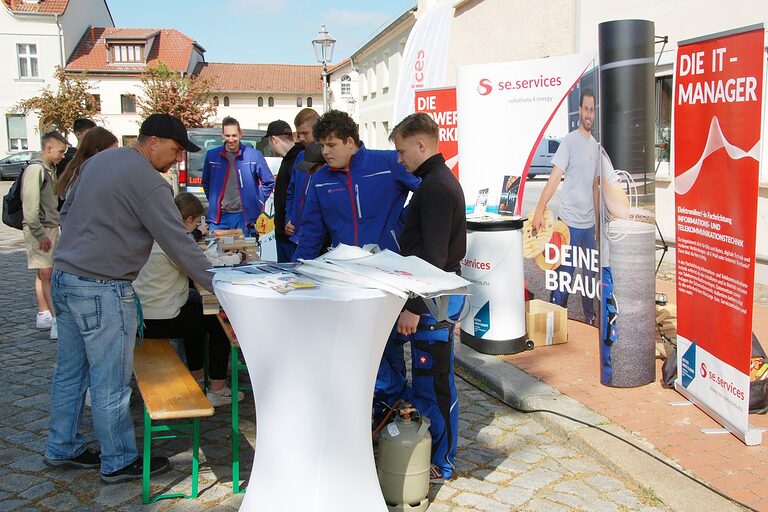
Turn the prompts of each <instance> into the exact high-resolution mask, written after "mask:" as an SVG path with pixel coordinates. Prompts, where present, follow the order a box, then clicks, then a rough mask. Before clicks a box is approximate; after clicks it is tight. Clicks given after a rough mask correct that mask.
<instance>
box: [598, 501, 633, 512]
mask: <svg viewBox="0 0 768 512" xmlns="http://www.w3.org/2000/svg"><path fill="white" fill-rule="evenodd" d="M622 508H623V507H622ZM622 508H619V507H617V506H616V504H615V503H611V502H609V501H605V500H596V501H593V502H591V503H590V504H589V510H590V512H619V511H621V512H623V510H622ZM624 510H626V509H624ZM630 510H633V509H630Z"/></svg>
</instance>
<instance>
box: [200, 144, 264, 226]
mask: <svg viewBox="0 0 768 512" xmlns="http://www.w3.org/2000/svg"><path fill="white" fill-rule="evenodd" d="M230 176H232V177H233V178H234V179H237V186H238V190H239V191H240V202H241V203H242V206H243V214H244V215H245V223H246V224H248V225H251V226H253V224H254V223H255V222H256V219H257V218H258V217H259V215H261V212H263V211H264V203H266V202H267V198H268V197H269V194H271V193H272V189H273V188H274V186H275V178H274V176H272V171H271V170H270V169H269V165H267V161H266V160H265V159H264V155H263V154H262V153H261V151H259V150H258V149H254V148H252V147H251V146H248V145H245V144H242V143H241V144H240V151H239V152H238V153H237V157H236V158H235V168H234V169H230V167H229V159H228V158H227V150H226V149H225V147H224V146H219V147H218V148H213V149H211V150H209V151H208V153H206V155H205V163H204V164H203V180H202V181H203V190H204V191H205V196H206V197H207V198H208V222H209V223H211V224H218V223H219V221H220V219H221V201H222V199H224V185H225V184H226V183H227V180H228V179H229V178H230Z"/></svg>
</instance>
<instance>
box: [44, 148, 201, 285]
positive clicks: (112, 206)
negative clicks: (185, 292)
mask: <svg viewBox="0 0 768 512" xmlns="http://www.w3.org/2000/svg"><path fill="white" fill-rule="evenodd" d="M61 223H62V230H61V239H60V240H59V244H58V247H57V248H56V253H55V254H54V268H56V269H59V270H63V271H64V272H69V273H71V274H75V275H78V276H83V277H90V278H93V279H126V280H130V281H133V280H134V279H135V278H136V276H137V275H138V274H139V271H140V270H141V268H142V267H143V266H144V264H145V263H146V262H147V259H149V254H150V252H151V250H152V242H153V241H154V240H157V243H158V244H159V245H160V247H162V249H163V250H164V251H165V253H166V254H167V255H168V256H169V257H170V258H171V260H172V261H173V262H174V263H176V265H178V267H179V268H180V269H181V270H182V271H183V272H184V273H185V274H187V275H188V276H189V277H191V278H192V279H193V280H194V281H195V282H197V283H200V284H201V285H203V286H204V287H205V288H207V289H208V290H212V288H211V286H212V285H211V279H212V277H213V274H211V273H210V272H206V269H208V268H210V267H211V264H210V262H209V261H208V259H207V258H206V257H205V255H204V254H203V252H202V251H201V250H200V247H199V246H198V245H197V244H196V243H195V241H194V240H193V239H192V237H190V236H189V235H188V233H187V231H186V228H185V227H184V224H183V223H182V219H181V213H179V210H178V208H176V205H175V204H174V202H173V190H172V189H171V186H170V185H169V184H168V182H167V181H166V180H165V179H163V177H162V176H161V175H160V173H159V172H158V171H157V170H155V169H154V168H153V167H152V166H151V165H150V163H149V161H148V160H147V159H146V158H145V157H144V155H142V154H141V153H139V152H138V151H137V150H135V149H133V148H118V149H108V150H106V151H102V152H100V153H98V154H96V155H95V156H93V157H91V158H89V159H88V160H86V161H85V163H83V165H82V167H81V169H80V176H79V178H78V179H77V181H76V182H75V183H74V185H73V186H72V187H71V189H70V192H69V195H68V196H67V200H66V202H65V203H64V206H63V207H62V209H61Z"/></svg>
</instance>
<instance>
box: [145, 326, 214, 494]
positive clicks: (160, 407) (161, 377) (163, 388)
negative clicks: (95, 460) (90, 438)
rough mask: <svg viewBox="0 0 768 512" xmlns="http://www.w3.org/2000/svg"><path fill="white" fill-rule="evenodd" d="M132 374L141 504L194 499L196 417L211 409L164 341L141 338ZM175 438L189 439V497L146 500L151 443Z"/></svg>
mask: <svg viewBox="0 0 768 512" xmlns="http://www.w3.org/2000/svg"><path fill="white" fill-rule="evenodd" d="M133 373H134V375H135V376H136V384H137V385H138V387H139V392H140V393H141V397H142V398H143V399H144V457H143V476H142V488H141V501H142V503H144V504H147V503H150V502H155V501H157V500H160V499H165V498H197V486H198V467H199V459H198V456H199V451H200V418H201V417H205V416H213V406H212V405H211V403H210V402H209V401H208V398H206V396H205V394H204V393H203V390H202V389H200V386H198V384H197V382H196V381H195V379H194V378H193V377H192V375H191V374H190V373H189V370H188V369H187V367H186V365H185V364H184V363H183V362H181V359H179V356H178V354H176V351H175V350H174V349H173V347H172V346H171V344H170V343H169V342H168V340H167V339H144V340H143V341H142V342H141V344H140V345H137V346H136V349H135V351H134V358H133ZM190 418H191V419H192V420H193V421H192V423H173V424H165V423H164V424H157V425H154V426H153V425H152V421H168V420H179V419H190ZM190 432H191V433H190ZM155 433H158V435H155ZM179 437H192V492H191V493H190V494H189V495H185V494H182V493H175V494H161V495H158V496H155V497H153V498H150V495H149V492H150V487H149V470H150V467H149V463H150V459H151V450H152V440H153V439H175V438H179Z"/></svg>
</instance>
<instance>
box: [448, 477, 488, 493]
mask: <svg viewBox="0 0 768 512" xmlns="http://www.w3.org/2000/svg"><path fill="white" fill-rule="evenodd" d="M451 487H454V488H456V489H459V490H461V491H471V492H474V493H477V494H491V493H493V492H495V491H497V490H498V489H499V486H498V485H496V484H493V483H491V482H484V481H482V480H478V479H477V478H465V477H459V478H457V479H455V480H452V481H451Z"/></svg>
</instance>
